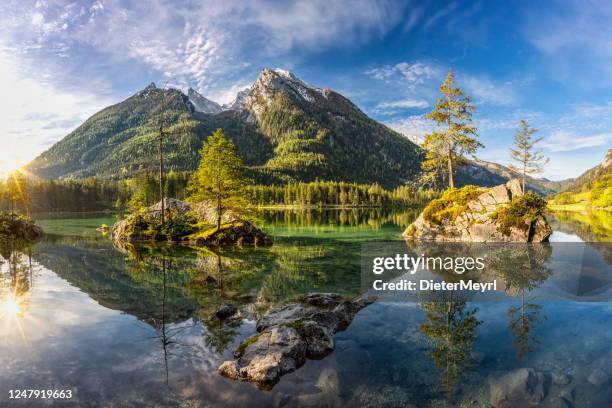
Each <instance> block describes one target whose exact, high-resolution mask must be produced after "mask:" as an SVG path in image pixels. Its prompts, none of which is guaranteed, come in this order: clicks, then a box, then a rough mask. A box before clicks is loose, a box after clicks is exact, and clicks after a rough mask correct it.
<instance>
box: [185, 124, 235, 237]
mask: <svg viewBox="0 0 612 408" xmlns="http://www.w3.org/2000/svg"><path fill="white" fill-rule="evenodd" d="M245 185H246V179H245V176H244V171H243V167H242V159H241V158H240V156H238V154H236V148H235V147H234V144H233V143H232V142H230V141H229V140H228V139H226V138H225V136H224V135H223V132H222V131H221V129H217V130H216V131H214V132H213V134H212V135H210V136H209V137H208V139H207V140H206V142H205V143H204V145H203V146H202V150H201V160H200V165H199V166H198V169H197V170H196V172H195V173H194V174H193V176H192V178H191V180H190V182H189V185H188V187H187V188H188V192H189V201H192V202H201V201H212V202H214V203H215V204H216V208H217V214H216V217H217V231H218V230H219V229H220V228H221V218H222V216H223V213H224V212H225V211H226V210H228V209H234V208H237V207H241V206H244V205H245V194H246V191H245Z"/></svg>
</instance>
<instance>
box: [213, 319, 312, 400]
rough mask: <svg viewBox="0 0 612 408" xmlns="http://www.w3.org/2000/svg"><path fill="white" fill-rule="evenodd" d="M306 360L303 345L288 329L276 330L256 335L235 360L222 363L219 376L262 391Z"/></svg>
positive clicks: (304, 344) (297, 335)
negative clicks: (258, 386)
mask: <svg viewBox="0 0 612 408" xmlns="http://www.w3.org/2000/svg"><path fill="white" fill-rule="evenodd" d="M305 360H306V342H305V341H304V340H303V339H302V337H301V336H300V335H299V334H298V332H297V331H296V330H295V329H294V328H291V327H285V326H277V327H272V328H271V329H270V330H268V331H265V332H263V333H260V334H259V335H257V339H256V340H255V341H254V342H252V343H250V344H248V345H247V346H246V348H245V349H244V351H243V352H242V355H241V356H240V358H239V359H238V360H235V361H225V362H224V363H223V364H221V366H219V372H220V373H221V374H222V375H224V376H226V377H229V378H232V379H234V380H246V381H252V382H255V383H257V384H258V385H260V386H261V387H263V388H266V387H268V386H271V385H273V384H275V383H276V382H277V381H278V379H279V378H280V377H281V376H282V375H284V374H287V373H290V372H292V371H294V370H295V369H296V368H298V367H300V366H301V365H302V364H304V361H305Z"/></svg>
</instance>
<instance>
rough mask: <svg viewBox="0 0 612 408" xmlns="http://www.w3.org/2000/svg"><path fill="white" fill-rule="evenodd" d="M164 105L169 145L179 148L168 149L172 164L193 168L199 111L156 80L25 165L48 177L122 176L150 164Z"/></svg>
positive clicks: (198, 137)
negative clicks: (160, 85) (157, 84)
mask: <svg viewBox="0 0 612 408" xmlns="http://www.w3.org/2000/svg"><path fill="white" fill-rule="evenodd" d="M164 102H165V103H164ZM164 105H165V107H166V109H164V118H165V120H164V122H165V123H166V131H167V132H168V134H169V137H168V138H167V139H168V140H167V143H166V147H165V148H166V150H167V151H168V152H176V153H170V154H167V156H166V159H167V161H168V166H169V168H177V169H179V168H181V169H188V168H194V167H195V166H196V165H197V162H198V149H199V148H200V145H201V141H202V135H203V134H204V133H205V132H206V129H203V125H202V123H201V122H200V121H199V120H197V119H196V118H195V117H194V115H195V114H196V113H197V112H196V111H195V108H194V106H193V104H192V103H191V102H190V101H189V98H188V97H187V96H186V95H184V94H183V93H182V92H180V91H178V90H175V89H169V90H163V89H159V88H157V87H156V86H155V84H154V83H151V84H150V85H148V86H147V87H146V88H144V89H143V90H142V91H140V92H138V93H136V94H134V95H133V96H131V97H129V98H128V99H126V100H124V101H123V102H120V103H118V104H116V105H112V106H109V107H107V108H105V109H103V110H101V111H100V112H98V113H96V114H94V115H93V116H92V117H90V118H89V119H87V120H86V121H85V122H84V123H83V124H82V125H80V126H79V127H78V128H77V129H75V130H74V131H72V132H71V133H70V134H68V135H67V136H66V137H65V138H64V139H62V140H60V141H59V142H57V143H56V144H55V145H53V146H52V147H51V148H50V149H49V150H47V151H46V152H44V153H43V154H41V155H40V156H38V157H37V158H36V159H34V161H32V162H31V163H30V164H29V165H28V166H26V168H27V169H28V170H29V171H30V172H32V173H34V174H35V175H38V176H40V177H42V178H46V179H53V178H85V177H91V176H101V177H118V176H125V175H129V174H132V173H133V172H135V171H138V170H141V169H148V168H152V167H153V166H154V164H155V159H154V157H155V156H156V154H157V138H158V128H159V116H160V115H159V113H160V111H161V108H162V106H164ZM170 135H171V136H170Z"/></svg>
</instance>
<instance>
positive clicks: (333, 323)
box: [219, 293, 374, 388]
mask: <svg viewBox="0 0 612 408" xmlns="http://www.w3.org/2000/svg"><path fill="white" fill-rule="evenodd" d="M373 301H374V299H373V298H359V299H357V300H354V301H348V300H345V299H344V298H343V297H341V296H340V295H336V294H323V293H319V294H311V295H308V296H305V297H304V298H302V301H301V302H294V303H289V304H286V305H284V306H282V307H279V308H276V309H273V310H271V311H270V312H268V313H267V314H266V315H264V316H263V317H262V318H261V319H260V320H259V321H258V322H257V331H258V334H256V335H254V336H252V337H250V338H249V339H247V340H245V341H244V342H243V343H242V344H241V345H240V346H239V347H238V348H237V349H236V351H235V352H234V356H235V357H236V360H232V361H225V362H224V363H223V364H221V365H220V366H219V373H220V374H222V375H224V376H226V377H229V378H232V379H235V380H241V381H252V382H255V383H257V385H258V386H259V387H261V388H271V387H272V386H274V384H276V382H278V380H279V379H280V377H282V376H283V375H285V374H287V373H290V372H292V371H294V370H295V369H297V368H298V367H300V366H301V365H302V364H304V362H305V361H306V358H311V359H320V358H323V357H325V356H327V355H328V354H330V353H331V352H332V351H333V350H334V338H333V336H334V334H335V333H336V332H338V331H341V330H344V329H346V328H347V327H348V325H349V324H350V323H351V321H352V320H353V318H354V317H355V315H356V314H357V312H359V311H360V310H361V309H363V308H364V307H366V306H367V305H369V304H370V303H372V302H373Z"/></svg>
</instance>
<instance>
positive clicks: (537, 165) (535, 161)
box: [509, 119, 548, 193]
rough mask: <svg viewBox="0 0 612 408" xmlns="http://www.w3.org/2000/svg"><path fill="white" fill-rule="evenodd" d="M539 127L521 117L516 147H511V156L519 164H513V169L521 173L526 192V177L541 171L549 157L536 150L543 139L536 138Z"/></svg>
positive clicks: (516, 136)
mask: <svg viewBox="0 0 612 408" xmlns="http://www.w3.org/2000/svg"><path fill="white" fill-rule="evenodd" d="M537 131H538V130H537V129H534V128H532V127H531V126H529V124H528V123H527V121H526V120H524V119H521V121H520V123H519V130H518V131H517V132H516V135H515V136H514V148H511V149H510V157H511V158H512V160H514V161H516V162H517V163H518V164H517V165H514V164H511V165H510V166H509V167H510V169H511V170H513V171H516V172H517V173H519V174H520V175H521V186H522V189H523V193H524V192H525V179H526V178H527V176H528V175H531V174H537V173H541V172H542V171H543V170H544V165H545V164H546V163H548V158H546V157H544V156H543V155H542V154H540V153H539V152H537V151H536V150H535V145H536V144H538V143H539V142H541V141H542V139H543V138H542V137H538V138H535V137H534V135H535V133H536V132H537Z"/></svg>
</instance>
